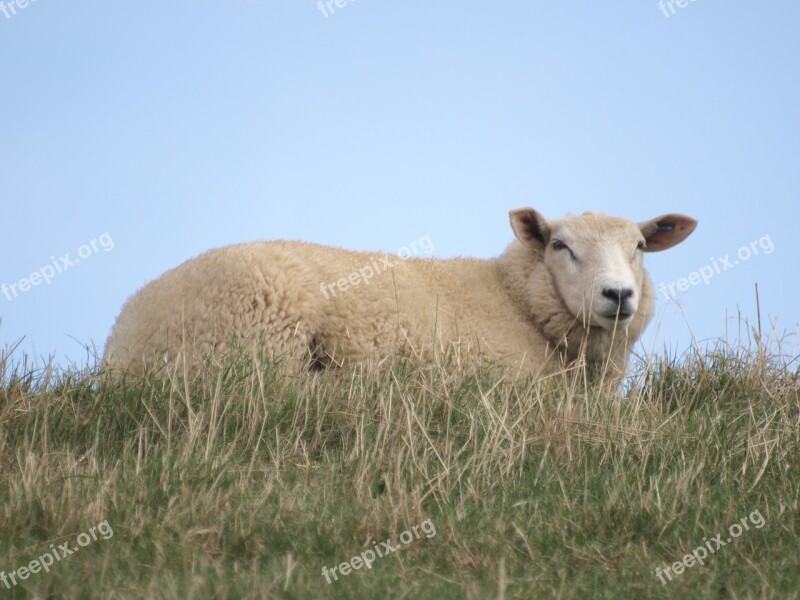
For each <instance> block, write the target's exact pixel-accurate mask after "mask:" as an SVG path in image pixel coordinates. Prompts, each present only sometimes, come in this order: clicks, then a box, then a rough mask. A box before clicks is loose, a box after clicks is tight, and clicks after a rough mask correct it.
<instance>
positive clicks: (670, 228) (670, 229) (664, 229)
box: [658, 225, 673, 231]
mask: <svg viewBox="0 0 800 600" xmlns="http://www.w3.org/2000/svg"><path fill="white" fill-rule="evenodd" d="M672 229H673V228H672V227H671V226H670V225H659V226H658V230H659V231H672Z"/></svg>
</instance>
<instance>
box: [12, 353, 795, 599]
mask: <svg viewBox="0 0 800 600" xmlns="http://www.w3.org/2000/svg"><path fill="white" fill-rule="evenodd" d="M11 354H13V353H11ZM786 363H787V361H785V360H784V361H782V362H781V361H775V360H773V359H771V358H770V357H769V355H768V354H767V353H766V352H765V351H764V350H763V349H762V348H761V346H760V345H759V346H758V348H757V349H756V350H752V351H751V350H747V349H743V348H731V347H727V346H725V345H722V344H721V345H720V346H718V347H717V348H715V349H712V350H709V351H706V352H703V353H700V352H693V353H690V354H689V355H687V356H684V357H682V358H681V360H676V359H675V358H670V357H667V356H663V357H648V358H647V361H646V362H644V361H640V362H639V363H637V364H638V366H637V367H636V368H635V369H634V374H633V376H632V378H631V381H630V385H629V386H628V387H627V388H626V390H625V392H624V393H622V394H609V393H606V392H602V393H601V392H598V391H597V390H594V389H591V388H589V389H586V388H585V387H584V386H582V385H578V384H575V382H574V381H573V380H572V379H571V378H570V376H569V375H563V376H559V377H554V378H551V379H546V380H538V381H528V382H519V383H509V382H506V381H503V380H502V378H501V377H499V373H498V372H497V371H495V370H493V369H491V368H488V367H487V368H483V369H481V370H479V371H478V372H477V373H472V374H468V373H466V372H464V371H463V370H460V369H451V368H448V367H447V365H446V364H440V365H435V366H422V365H414V364H409V363H401V362H398V363H395V364H393V365H391V366H386V367H384V368H383V369H381V370H369V369H359V370H354V371H352V372H350V371H348V372H340V373H326V372H323V373H316V374H313V375H304V376H302V377H294V378H293V377H290V376H283V375H279V374H278V371H277V370H276V369H275V368H273V367H272V366H271V365H269V364H265V363H263V362H260V361H256V362H252V361H247V360H239V361H232V362H231V363H230V364H229V365H228V366H227V367H226V368H225V369H224V370H221V371H215V372H212V371H209V372H207V373H205V374H204V375H203V377H204V379H201V380H194V381H191V382H189V383H185V382H183V381H182V380H181V378H180V377H177V376H174V375H170V374H168V373H163V374H160V375H158V376H156V375H153V376H149V377H147V378H146V379H145V380H143V381H128V382H124V381H122V382H120V381H114V380H111V379H110V378H108V377H106V376H105V375H104V374H103V373H101V372H100V371H99V370H98V369H90V370H89V371H83V372H80V371H67V372H63V373H55V372H53V371H52V370H49V369H45V370H42V371H37V370H36V369H33V368H31V367H30V366H29V365H28V364H27V363H26V362H25V360H24V359H20V360H17V361H16V362H15V361H14V360H13V359H12V356H10V355H9V354H6V355H4V356H0V381H2V384H0V570H2V571H4V572H5V573H6V574H8V573H11V572H13V571H15V570H16V569H18V568H19V567H23V566H27V565H28V564H29V563H30V562H31V561H32V560H34V559H37V557H39V556H41V555H43V554H44V553H46V552H48V551H50V550H51V544H52V545H53V546H54V547H55V546H58V545H61V544H64V543H67V542H68V543H69V547H76V546H77V543H76V540H77V539H78V536H79V534H81V533H84V532H89V531H90V529H91V528H92V527H93V526H97V525H98V524H99V523H101V522H105V521H107V523H108V527H109V529H110V530H113V535H112V536H110V537H108V539H105V538H104V537H100V536H97V539H96V540H92V541H91V542H90V543H87V544H86V545H85V546H84V547H81V548H80V550H79V551H78V552H75V553H74V554H72V555H70V556H67V557H65V558H63V559H62V560H61V561H58V562H55V563H54V565H53V566H52V567H50V570H49V572H48V573H45V572H39V573H35V574H30V576H29V577H28V578H27V579H25V580H24V581H20V580H19V579H18V580H17V585H15V586H11V587H6V586H5V585H3V583H2V582H0V595H2V596H3V597H9V598H26V597H37V598H47V597H52V598H60V597H69V598H73V597H74V598H197V599H201V598H202V599H206V598H298V599H300V598H303V599H305V598H372V597H390V598H437V599H438V600H444V599H448V598H509V599H510V598H539V597H542V598H547V597H554V598H642V599H644V598H675V597H678V598H681V597H682V598H700V597H702V598H782V599H783V598H798V597H800V592H799V591H798V590H800V568H798V567H800V564H799V563H800V560H799V559H798V548H800V518H799V516H800V515H799V513H798V498H800V475H799V474H798V466H800V436H799V432H800V395H799V393H798V389H799V388H798V381H800V374H799V373H798V370H797V368H796V366H795V367H794V370H792V367H791V366H788V367H787V364H786ZM791 364H794V363H790V365H791ZM754 511H757V512H758V514H759V515H761V516H763V521H762V526H761V527H755V526H754V525H752V524H751V525H750V528H749V529H748V530H746V531H744V532H743V533H742V534H741V535H740V536H739V537H738V538H736V539H735V540H733V541H732V542H731V543H728V544H727V545H726V546H725V547H722V548H719V549H717V550H716V552H714V553H709V556H708V558H707V559H706V561H705V565H702V566H701V565H697V564H696V565H694V566H692V567H690V568H688V569H686V570H685V571H684V572H683V573H681V574H679V575H678V574H674V575H672V581H667V582H666V583H662V582H661V581H660V579H659V578H658V577H657V576H656V574H655V570H656V568H657V567H661V568H662V569H664V568H665V567H667V566H669V565H672V564H673V563H675V562H676V561H679V560H682V558H683V556H684V555H686V554H687V553H690V552H691V551H692V550H693V549H694V548H696V547H698V546H701V545H703V544H704V540H705V539H708V540H710V539H711V538H712V537H714V536H716V534H718V533H721V534H723V539H724V538H725V537H726V536H727V535H728V531H729V526H731V525H732V524H733V523H737V522H741V520H742V519H743V518H746V517H748V515H751V514H753V513H754ZM752 522H753V521H752V520H751V523H752ZM424 523H427V525H426V527H427V529H425V531H427V532H428V533H431V531H432V530H433V531H435V534H434V535H426V534H425V533H424V532H423V531H421V530H420V526H421V525H422V524H424ZM414 526H417V531H418V533H421V534H422V535H420V536H419V539H417V538H414V539H412V540H411V541H410V542H409V543H408V544H407V545H404V544H402V543H400V542H399V541H398V536H399V535H400V534H401V533H403V532H404V531H406V530H409V531H412V529H413V527H414ZM82 539H83V541H86V539H87V536H84V537H83V538H82ZM385 540H390V543H391V544H392V545H397V546H399V547H400V548H399V549H398V550H397V551H396V552H393V553H391V554H388V555H387V556H384V557H383V558H377V559H376V560H375V561H374V562H373V563H372V564H371V568H370V569H366V568H364V567H362V568H360V569H358V570H354V571H353V572H351V573H350V574H347V575H342V574H340V572H339V571H337V574H338V581H332V582H331V583H327V581H326V578H325V577H324V576H323V574H322V569H323V567H327V568H328V569H331V568H332V567H334V566H338V565H340V564H341V563H343V562H345V561H348V560H350V558H351V557H353V556H357V555H359V554H361V553H362V552H365V550H367V549H371V548H374V547H375V545H376V544H377V545H378V546H379V547H380V544H379V543H380V542H383V541H385ZM337 568H339V567H337Z"/></svg>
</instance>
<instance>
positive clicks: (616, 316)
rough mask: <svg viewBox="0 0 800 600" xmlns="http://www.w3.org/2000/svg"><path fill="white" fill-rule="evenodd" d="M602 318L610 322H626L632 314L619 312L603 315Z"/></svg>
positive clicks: (623, 311)
mask: <svg viewBox="0 0 800 600" xmlns="http://www.w3.org/2000/svg"><path fill="white" fill-rule="evenodd" d="M603 317H604V318H606V319H609V320H611V321H628V320H630V318H631V317H633V313H632V312H629V311H626V310H620V311H614V312H610V313H607V314H605V315H603Z"/></svg>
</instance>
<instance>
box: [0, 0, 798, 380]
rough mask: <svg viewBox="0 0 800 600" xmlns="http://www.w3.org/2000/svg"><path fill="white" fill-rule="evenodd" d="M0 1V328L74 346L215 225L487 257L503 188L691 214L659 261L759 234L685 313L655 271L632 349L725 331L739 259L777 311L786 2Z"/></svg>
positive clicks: (792, 48)
mask: <svg viewBox="0 0 800 600" xmlns="http://www.w3.org/2000/svg"><path fill="white" fill-rule="evenodd" d="M22 1H23V4H25V3H24V0H22ZM340 2H341V0H340ZM8 5H12V6H13V10H11V9H10V8H6V9H5V13H6V14H7V15H9V16H6V14H4V12H3V11H1V10H0V56H2V57H3V59H2V61H0V91H1V92H2V98H3V103H2V111H3V114H2V117H0V156H2V161H0V202H2V213H0V214H1V215H2V216H1V217H0V218H2V221H3V235H2V246H3V249H2V257H3V258H2V261H0V284H6V285H7V286H8V285H11V284H15V283H16V284H18V287H17V288H15V289H16V290H17V293H18V295H17V296H16V297H14V296H13V294H11V300H9V299H8V298H7V297H6V296H5V295H4V294H0V318H1V319H2V321H1V322H0V347H2V346H4V345H10V344H13V343H14V342H16V341H17V340H19V339H20V338H23V337H24V341H23V344H22V348H23V349H24V350H25V351H26V352H29V353H32V354H34V356H35V357H37V358H39V359H42V358H47V357H49V356H51V355H54V356H56V358H57V360H58V361H59V362H60V363H62V364H64V363H66V362H68V361H70V360H72V361H78V362H80V361H81V360H82V359H83V357H84V351H83V349H82V346H81V344H91V343H95V344H97V345H98V346H100V347H102V345H103V344H104V342H105V339H106V337H107V335H108V332H109V330H110V328H111V326H112V324H113V322H114V319H115V317H116V315H117V314H118V312H119V310H120V308H121V306H122V304H123V302H124V301H125V299H126V297H127V296H128V295H130V294H131V293H133V292H134V291H136V289H138V288H139V287H140V286H141V285H143V284H144V283H145V282H146V281H148V280H149V279H152V278H154V277H156V276H158V275H159V274H160V273H162V272H163V271H164V270H166V269H168V268H171V267H173V266H175V265H177V264H179V263H180V262H182V261H184V260H186V259H188V258H190V257H192V256H194V255H196V254H198V253H200V252H202V251H204V250H207V249H209V248H213V247H216V246H221V245H226V244H230V243H234V242H242V241H252V240H262V239H275V238H284V239H300V240H307V241H314V242H320V243H324V244H332V245H337V246H343V247H348V248H354V249H374V250H385V251H395V250H397V249H398V248H400V247H401V246H403V245H405V244H407V243H408V242H410V241H412V240H417V239H419V238H420V237H422V236H424V235H426V234H427V235H429V236H430V238H431V239H432V240H433V242H434V245H435V251H434V255H435V256H438V257H442V258H447V257H452V256H457V255H465V256H477V257H491V256H495V255H497V254H499V253H500V252H501V251H502V250H503V248H504V247H505V246H506V244H507V243H508V242H509V241H511V239H512V233H511V230H510V228H509V225H508V218H507V213H508V210H509V209H511V208H516V207H519V206H524V205H529V206H533V207H535V208H537V209H538V210H539V211H541V212H542V213H543V214H545V215H546V216H549V217H559V216H562V215H564V214H565V213H567V212H572V213H580V212H583V211H585V210H597V211H605V212H608V213H611V214H616V215H620V216H626V217H628V218H631V219H634V220H644V219H646V218H650V217H654V216H656V215H659V214H663V213H667V212H683V213H687V214H690V215H693V216H694V217H696V218H698V219H699V221H700V226H699V228H698V229H697V231H696V232H695V234H694V235H693V236H692V237H691V238H689V240H687V241H686V242H685V243H684V244H682V245H681V246H679V247H676V248H674V249H672V250H670V251H668V252H665V253H662V254H652V255H648V256H647V257H646V263H647V266H648V268H649V270H650V272H651V274H652V277H653V280H654V281H655V283H656V285H658V284H659V283H661V282H665V283H670V282H675V281H677V280H678V279H680V278H682V277H687V278H688V277H689V275H690V274H691V273H692V272H694V271H699V270H700V269H702V268H703V267H704V266H707V265H709V266H711V268H713V264H714V262H716V263H717V266H718V267H720V270H721V269H722V264H721V262H720V257H724V256H725V255H730V256H729V261H730V262H731V264H733V262H734V261H735V260H738V258H737V256H736V254H737V251H738V250H739V248H740V247H742V246H749V245H750V242H751V241H756V246H755V247H756V248H759V252H758V254H757V255H754V256H751V257H749V259H748V260H741V261H740V262H739V264H738V265H735V266H733V267H729V268H728V269H727V270H726V271H724V272H720V273H718V274H717V273H715V275H714V277H713V278H712V279H711V280H710V281H709V283H708V284H705V283H702V282H701V283H699V284H698V285H692V286H690V287H689V289H688V291H686V292H684V293H680V292H679V296H680V300H681V303H682V305H683V309H682V311H681V310H678V309H677V308H676V306H675V304H674V303H672V304H671V303H668V302H667V301H666V299H665V298H664V297H663V296H662V295H659V300H658V314H659V315H660V320H661V325H660V327H659V326H657V325H656V324H655V323H654V324H653V325H652V326H651V329H650V330H649V331H648V333H647V335H646V337H645V339H644V344H645V347H647V348H656V349H658V348H661V347H662V346H664V345H667V346H669V347H670V348H674V349H676V350H678V351H680V350H683V349H685V348H686V347H687V346H688V345H689V344H690V340H691V336H690V333H689V332H690V331H692V332H693V333H694V334H695V336H696V337H697V338H698V339H709V338H714V337H719V336H724V335H725V331H726V311H727V314H728V316H729V317H731V316H735V315H736V312H737V310H740V311H741V313H742V314H744V315H746V316H748V317H750V318H751V319H752V318H753V317H754V315H755V298H754V291H753V287H754V284H755V283H756V282H758V284H759V289H760V295H761V307H762V317H763V321H764V327H765V329H768V328H769V322H770V319H778V329H781V330H783V329H788V330H790V331H793V330H795V329H796V327H797V323H798V321H799V320H800V311H798V301H797V297H798V291H800V290H799V289H798V287H799V286H798V282H797V280H798V275H797V267H796V263H797V261H798V257H799V256H800V252H798V251H799V250H800V236H798V234H797V228H796V225H797V223H798V221H800V218H799V217H800V208H798V200H800V198H799V197H798V196H799V195H800V118H799V117H800V85H798V84H799V82H800V65H799V62H800V61H799V60H798V59H799V58H800V50H799V48H800V46H798V38H797V36H798V33H797V32H798V29H799V28H800V25H799V18H800V4H798V3H797V2H789V1H788V0H786V1H775V2H763V3H759V4H755V3H753V2H752V1H748V2H744V1H725V2H722V1H721V0H696V1H695V0H692V1H690V2H688V4H687V5H686V6H685V7H684V8H679V7H678V6H677V5H675V4H673V6H674V10H675V13H674V14H672V13H671V11H670V10H669V8H667V7H666V5H665V10H666V12H667V14H669V15H670V16H668V17H667V16H665V14H664V12H662V11H661V10H660V9H659V5H658V0H637V1H636V2H630V1H629V2H587V1H583V2H577V1H566V2H557V3H556V2H533V1H530V0H525V1H522V0H519V1H510V2H496V3H488V2H481V3H478V2H464V1H459V2H456V1H447V0H442V1H437V2H413V1H407V2H387V1H386V0H352V1H351V2H348V3H346V4H345V5H344V6H343V7H342V8H336V5H335V4H333V8H334V10H335V12H334V13H333V14H330V12H329V13H328V16H327V17H326V16H324V14H323V12H322V11H320V10H319V8H318V5H317V2H316V0H290V1H285V2H276V1H267V2H254V1H247V2H225V3H220V2H186V1H175V2H163V3H153V2H145V3H142V2H137V3H120V2H102V3H101V2H85V3H84V2H54V1H53V0H38V1H35V2H30V3H29V4H28V5H27V6H24V8H23V7H19V6H18V5H17V4H16V3H15V2H10V1H9V0H4V4H3V6H6V7H8ZM14 12H16V14H14ZM104 233H107V234H108V236H107V237H106V238H104V239H105V242H106V244H104V245H103V244H101V242H102V241H103V239H101V237H100V236H101V235H102V234H104ZM765 236H768V237H766V238H765ZM109 238H110V239H111V240H112V241H113V249H112V250H109V251H106V250H105V248H107V247H110V246H111V244H110V243H108V240H109ZM91 240H98V241H96V242H95V248H96V251H95V249H93V248H92V247H91V245H89V244H90V242H91ZM758 240H762V243H761V244H760V245H759V243H758ZM84 245H87V246H86V247H85V248H83V249H81V247H82V246H84ZM770 247H771V248H772V251H770V252H769V253H767V249H768V248H770ZM79 249H81V251H82V254H83V255H84V256H85V258H84V259H82V260H80V262H79V263H78V264H74V265H72V266H69V267H68V268H67V269H66V270H63V272H61V273H57V272H56V273H55V275H54V276H53V277H51V278H50V283H49V284H47V283H44V282H41V283H39V285H37V286H32V287H31V288H30V289H28V290H27V291H24V292H19V282H20V280H21V279H23V278H28V277H29V276H30V275H31V273H34V272H37V271H39V272H40V273H44V274H47V271H41V269H42V268H43V267H45V266H46V265H51V264H52V263H53V262H55V263H56V265H58V266H59V267H60V268H62V269H63V265H65V264H66V263H62V262H61V260H60V259H59V257H61V256H64V255H65V254H67V253H69V255H70V256H69V257H68V260H70V261H73V260H74V258H76V257H77V256H78V251H79ZM751 252H752V250H751ZM51 257H54V258H53V259H51ZM712 258H713V259H715V260H712ZM53 270H54V271H55V267H53ZM676 289H677V288H676ZM732 323H733V322H730V323H729V325H731V324H732Z"/></svg>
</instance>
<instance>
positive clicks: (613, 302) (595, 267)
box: [510, 208, 697, 330]
mask: <svg viewBox="0 0 800 600" xmlns="http://www.w3.org/2000/svg"><path fill="white" fill-rule="evenodd" d="M510 218H511V226H512V228H513V229H514V233H515V234H516V236H517V238H518V239H519V240H520V241H521V242H522V243H524V244H526V245H528V246H532V247H533V248H535V249H536V250H538V252H539V254H540V255H541V256H542V260H543V262H544V264H545V266H546V267H547V270H548V271H549V272H550V274H551V276H552V278H553V283H554V285H555V288H556V292H557V293H558V295H559V296H560V297H561V299H562V300H563V302H564V304H565V305H566V307H567V308H568V309H569V311H570V312H571V313H572V314H573V315H574V316H575V317H576V318H577V319H579V320H580V321H581V322H582V323H583V324H584V326H588V325H594V326H598V327H603V328H604V329H608V330H613V329H614V328H615V327H616V328H625V327H627V326H628V325H629V324H630V323H631V321H632V320H633V318H634V316H635V315H636V311H637V310H638V309H639V301H640V299H641V294H642V284H643V280H644V277H645V273H644V268H643V266H642V256H643V253H644V252H658V251H660V250H666V249H667V248H671V247H672V246H674V245H676V244H678V243H680V242H682V241H683V240H684V239H686V237H687V236H688V235H689V234H690V233H692V231H694V228H695V227H696V226H697V221H695V220H694V219H692V218H691V217H686V216H684V215H672V214H671V215H664V216H661V217H658V218H656V219H652V220H650V221H646V222H644V223H639V224H637V223H634V222H632V221H628V220H627V219H620V218H617V217H609V216H607V215H605V214H602V213H601V214H595V213H584V214H583V215H581V216H579V217H576V216H570V217H567V218H565V219H561V220H557V221H547V220H545V219H544V218H543V217H542V216H541V215H540V214H539V213H538V212H536V211H535V210H533V209H532V208H522V209H519V210H515V211H511V213H510Z"/></svg>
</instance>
